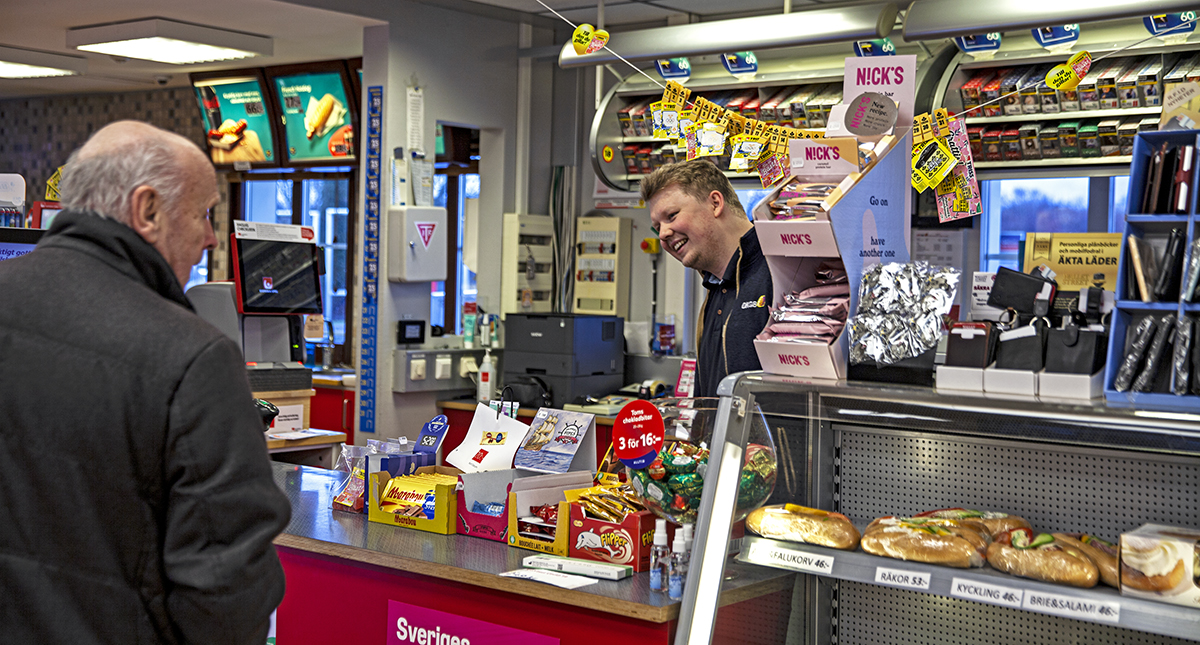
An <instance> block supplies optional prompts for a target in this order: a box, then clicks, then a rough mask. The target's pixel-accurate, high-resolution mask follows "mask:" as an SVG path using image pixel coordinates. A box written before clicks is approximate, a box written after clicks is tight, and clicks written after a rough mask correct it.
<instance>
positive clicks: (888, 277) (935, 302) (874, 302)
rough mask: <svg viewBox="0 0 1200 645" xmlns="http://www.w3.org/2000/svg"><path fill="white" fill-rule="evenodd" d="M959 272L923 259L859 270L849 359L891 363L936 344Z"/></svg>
mask: <svg viewBox="0 0 1200 645" xmlns="http://www.w3.org/2000/svg"><path fill="white" fill-rule="evenodd" d="M958 280H959V272H958V270H957V269H953V268H948V267H934V266H930V265H929V264H927V263H925V262H910V263H907V264H901V263H896V262H893V263H889V264H877V265H875V266H872V267H871V268H869V269H867V271H865V272H864V273H863V278H862V284H861V285H860V287H859V304H858V314H857V315H856V316H854V318H852V319H850V342H851V345H850V362H851V363H854V364H859V363H866V362H870V361H875V362H877V363H880V364H883V365H891V364H893V363H895V362H897V361H900V360H903V359H905V358H913V357H915V356H920V355H921V354H922V353H924V352H926V351H928V350H929V349H931V348H932V347H934V346H936V345H937V342H938V339H939V338H941V334H942V316H943V315H945V314H947V313H949V312H950V307H951V306H952V305H953V304H954V297H955V294H956V293H957V291H958Z"/></svg>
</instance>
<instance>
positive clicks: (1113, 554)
mask: <svg viewBox="0 0 1200 645" xmlns="http://www.w3.org/2000/svg"><path fill="white" fill-rule="evenodd" d="M1052 535H1053V536H1054V541H1055V542H1060V543H1062V544H1065V545H1067V546H1071V547H1074V548H1075V549H1076V550H1078V551H1080V552H1082V553H1083V554H1084V555H1086V556H1087V557H1088V558H1090V559H1091V560H1092V562H1093V563H1094V564H1095V565H1096V568H1097V569H1099V570H1100V582H1103V583H1104V584H1106V585H1108V586H1110V587H1116V588H1117V589H1120V588H1121V574H1120V569H1119V567H1118V560H1117V549H1116V545H1115V544H1110V543H1108V542H1105V541H1104V540H1101V539H1099V538H1097V537H1095V536H1094V535H1086V534H1083V533H1075V534H1070V533H1052ZM1110 549H1111V551H1110Z"/></svg>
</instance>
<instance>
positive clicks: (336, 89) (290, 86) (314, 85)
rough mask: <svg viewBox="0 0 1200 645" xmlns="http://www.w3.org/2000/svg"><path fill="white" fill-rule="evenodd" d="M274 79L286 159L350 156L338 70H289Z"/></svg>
mask: <svg viewBox="0 0 1200 645" xmlns="http://www.w3.org/2000/svg"><path fill="white" fill-rule="evenodd" d="M274 80H275V91H276V93H277V97H278V99H279V107H280V109H282V110H283V122H284V132H285V135H286V136H285V140H286V142H287V153H288V160H289V161H293V162H297V161H309V162H311V161H330V160H351V159H353V158H354V126H353V124H352V121H351V116H352V115H351V113H350V103H349V101H347V100H346V86H345V84H344V83H343V81H342V74H340V73H338V72H315V73H308V74H292V75H288V76H277V77H275V79H274Z"/></svg>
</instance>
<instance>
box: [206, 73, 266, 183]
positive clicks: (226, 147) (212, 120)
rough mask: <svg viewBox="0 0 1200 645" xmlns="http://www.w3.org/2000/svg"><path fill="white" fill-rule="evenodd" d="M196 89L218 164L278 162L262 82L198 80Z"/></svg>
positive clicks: (256, 80) (211, 146)
mask: <svg viewBox="0 0 1200 645" xmlns="http://www.w3.org/2000/svg"><path fill="white" fill-rule="evenodd" d="M195 88H196V100H198V101H199V102H200V110H201V112H202V113H203V114H204V128H205V131H206V132H207V136H206V139H207V142H208V150H209V154H210V156H211V158H212V162H213V163H214V164H235V163H263V162H270V163H274V162H275V161H276V160H277V159H278V157H277V156H276V153H275V144H274V140H273V139H272V138H271V117H270V116H269V115H268V113H267V108H266V105H265V103H264V102H263V98H264V97H263V94H264V92H263V87H262V84H261V83H259V82H258V79H256V78H253V77H248V78H222V79H214V80H208V81H197V82H196V83H195Z"/></svg>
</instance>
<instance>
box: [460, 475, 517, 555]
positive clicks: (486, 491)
mask: <svg viewBox="0 0 1200 645" xmlns="http://www.w3.org/2000/svg"><path fill="white" fill-rule="evenodd" d="M521 476H522V473H521V471H518V470H493V471H489V472H484V473H463V474H461V475H459V476H458V502H457V504H458V525H457V526H458V534H459V535H470V536H471V537H477V538H483V539H485V540H494V541H496V542H504V541H506V540H507V539H508V511H509V508H508V494H509V492H510V491H511V490H512V484H513V482H514V481H516V480H517V478H519V477H521ZM475 502H480V503H483V504H489V503H493V502H499V503H501V504H503V505H504V512H503V513H501V514H500V515H499V516H493V515H488V514H486V513H475V512H473V511H472V510H471V509H473V508H474V507H475Z"/></svg>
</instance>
